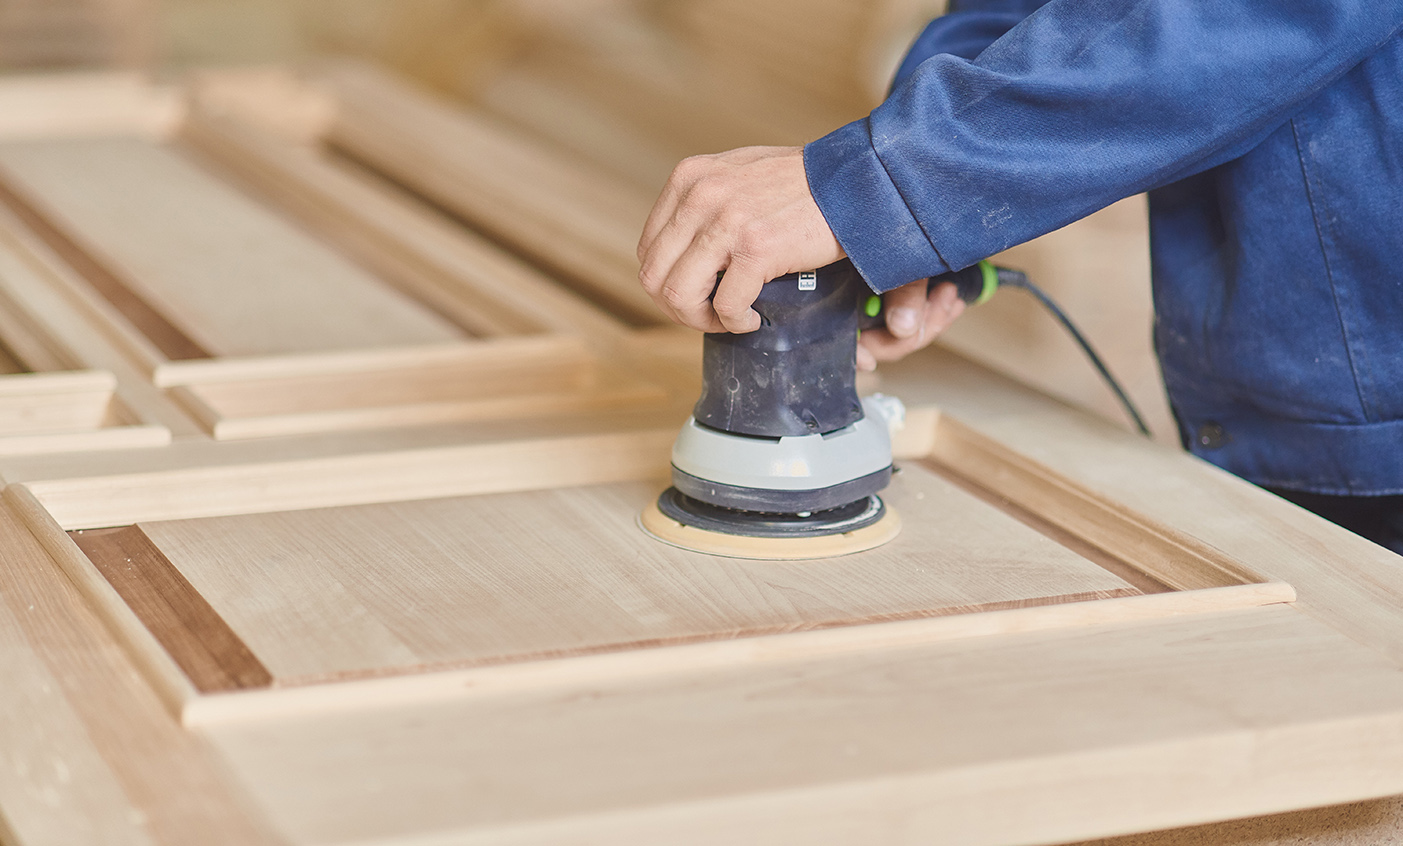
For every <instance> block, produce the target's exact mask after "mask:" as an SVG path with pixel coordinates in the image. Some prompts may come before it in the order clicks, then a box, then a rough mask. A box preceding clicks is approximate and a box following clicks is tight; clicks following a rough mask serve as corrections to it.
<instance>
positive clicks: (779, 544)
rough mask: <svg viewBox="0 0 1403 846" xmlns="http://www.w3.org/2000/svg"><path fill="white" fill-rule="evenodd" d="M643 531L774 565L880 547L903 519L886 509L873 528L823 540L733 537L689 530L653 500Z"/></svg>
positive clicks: (646, 510)
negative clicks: (777, 562)
mask: <svg viewBox="0 0 1403 846" xmlns="http://www.w3.org/2000/svg"><path fill="white" fill-rule="evenodd" d="M638 524H639V526H640V527H642V529H643V531H645V532H647V533H648V534H650V535H652V536H653V537H655V538H657V539H658V540H660V541H662V542H663V543H666V544H670V545H672V546H676V547H679V548H681V549H689V550H692V551H693V552H704V553H706V554H707V555H720V556H723V557H726V558H756V559H761V560H771V561H793V560H802V559H807V558H835V557H837V556H839V555H851V554H852V553H854V552H862V551H864V550H868V549H874V548H876V547H879V546H881V545H882V544H884V543H886V542H887V541H889V540H891V539H892V538H894V537H896V536H897V534H898V533H899V532H900V531H901V517H900V516H899V515H897V513H896V510H895V509H893V508H892V507H891V506H887V508H886V510H885V512H884V513H883V514H882V517H881V519H880V520H878V521H877V522H875V523H872V524H871V525H868V526H864V527H862V528H860V529H855V530H853V531H851V532H844V533H841V534H835V535H823V536H821V537H768V538H757V537H748V536H745V535H730V534H724V533H722V532H713V531H709V530H707V529H700V528H697V527H696V526H688V525H686V524H684V523H679V522H678V521H677V520H674V519H673V518H671V517H669V516H667V515H666V514H664V513H662V511H661V510H660V509H659V508H658V503H657V501H656V500H653V501H651V502H649V503H648V507H647V508H644V509H643V513H642V514H640V515H638Z"/></svg>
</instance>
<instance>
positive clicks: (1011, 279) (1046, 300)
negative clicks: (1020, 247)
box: [995, 267, 1151, 438]
mask: <svg viewBox="0 0 1403 846" xmlns="http://www.w3.org/2000/svg"><path fill="white" fill-rule="evenodd" d="M995 269H996V271H997V272H998V284H999V287H1000V288H1021V289H1023V290H1024V291H1027V292H1028V293H1030V294H1032V295H1033V296H1034V297H1035V298H1036V299H1037V300H1038V302H1040V303H1042V304H1043V306H1044V307H1045V308H1046V309H1047V310H1048V311H1050V312H1052V316H1053V317H1056V318H1057V320H1058V321H1059V322H1060V323H1061V324H1062V326H1063V327H1064V328H1065V329H1066V330H1067V331H1068V332H1070V333H1071V335H1072V337H1073V338H1074V339H1076V342H1077V344H1078V345H1080V346H1081V348H1082V352H1084V353H1086V357H1087V358H1089V359H1091V363H1092V364H1093V365H1094V366H1095V367H1096V372H1098V373H1100V374H1101V378H1102V379H1105V380H1106V384H1107V385H1109V386H1110V387H1111V390H1112V391H1113V392H1115V395H1116V399H1118V400H1120V404H1121V407H1123V408H1124V409H1125V413H1126V414H1128V415H1130V419H1131V420H1133V421H1134V422H1135V428H1137V429H1139V430H1140V434H1142V435H1144V436H1145V437H1147V438H1148V437H1151V435H1150V427H1149V426H1146V425H1145V418H1143V417H1141V416H1140V411H1139V409H1137V408H1136V407H1135V403H1134V402H1132V401H1131V400H1130V397H1129V395H1127V394H1126V393H1125V389H1124V388H1122V387H1121V386H1120V382H1117V381H1116V377H1114V376H1112V375H1111V371H1110V370H1109V369H1107V368H1106V363H1105V362H1104V361H1102V360H1101V356H1099V355H1097V354H1096V350H1095V349H1093V348H1092V346H1091V342H1090V341H1088V340H1087V339H1086V336H1084V335H1082V333H1081V331H1080V330H1078V329H1077V327H1076V324H1074V323H1072V320H1071V318H1069V317H1067V314H1066V312H1064V311H1062V309H1061V307H1060V306H1058V305H1057V303H1056V302H1055V301H1054V300H1053V299H1052V297H1049V296H1048V295H1047V293H1046V292H1045V291H1043V289H1041V288H1039V287H1038V286H1037V285H1034V284H1033V283H1032V281H1031V280H1029V279H1028V274H1026V273H1024V272H1022V271H1020V270H1011V269H1009V268H1007V267H999V268H995Z"/></svg>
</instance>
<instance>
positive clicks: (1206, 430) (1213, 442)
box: [1196, 422, 1228, 449]
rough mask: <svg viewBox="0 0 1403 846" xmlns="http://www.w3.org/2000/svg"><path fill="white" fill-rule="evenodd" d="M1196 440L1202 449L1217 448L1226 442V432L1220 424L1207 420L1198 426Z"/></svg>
mask: <svg viewBox="0 0 1403 846" xmlns="http://www.w3.org/2000/svg"><path fill="white" fill-rule="evenodd" d="M1196 440H1197V441H1198V445H1199V446H1201V447H1203V448H1204V449H1217V448H1219V447H1221V446H1222V445H1223V444H1225V443H1227V442H1228V432H1227V430H1226V429H1224V428H1223V427H1222V424H1219V423H1213V422H1208V423H1204V424H1203V425H1202V426H1199V427H1198V436H1197V438H1196Z"/></svg>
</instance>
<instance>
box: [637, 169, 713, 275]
mask: <svg viewBox="0 0 1403 846" xmlns="http://www.w3.org/2000/svg"><path fill="white" fill-rule="evenodd" d="M700 169H701V163H700V162H699V161H697V160H696V159H683V160H682V162H681V163H679V164H678V165H677V167H675V168H673V169H672V175H671V176H669V177H668V179H667V184H666V185H664V186H663V190H662V193H661V194H659V195H658V199H657V202H655V203H653V209H652V211H650V212H649V213H648V220H647V222H645V223H644V224H643V233H642V234H641V235H640V236H639V238H638V260H639V261H640V262H642V261H644V260H645V259H646V257H647V256H648V254H649V253H650V252H651V251H652V248H653V242H654V241H655V240H657V237H658V235H659V234H660V233H661V232H662V230H663V227H665V226H667V224H668V223H669V222H671V220H672V218H673V216H674V215H675V214H676V212H677V206H678V204H679V203H680V202H681V201H682V198H683V197H685V196H686V195H687V191H688V190H689V189H690V188H691V187H692V185H693V183H695V182H696V180H697V176H698V173H697V172H698V171H699V170H700ZM688 240H689V241H690V240H691V239H690V238H689V239H688Z"/></svg>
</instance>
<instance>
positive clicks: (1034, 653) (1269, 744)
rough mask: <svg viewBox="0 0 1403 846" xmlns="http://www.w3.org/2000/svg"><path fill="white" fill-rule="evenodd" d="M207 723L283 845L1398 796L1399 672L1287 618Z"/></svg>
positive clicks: (738, 836) (754, 831) (1098, 631)
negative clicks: (280, 835) (283, 839)
mask: <svg viewBox="0 0 1403 846" xmlns="http://www.w3.org/2000/svg"><path fill="white" fill-rule="evenodd" d="M1093 680H1094V681H1093ZM1093 714H1094V715H1095V716H1094V717H1092V716H1090V715H1093ZM206 733H207V736H208V737H209V738H210V739H211V740H212V742H213V743H214V744H215V746H216V747H217V748H218V749H219V750H220V751H221V752H222V753H223V754H224V756H225V757H226V760H227V761H228V762H229V765H230V766H231V767H232V768H233V771H234V772H235V773H236V774H238V776H239V777H240V779H241V780H242V781H243V782H244V783H245V784H247V785H249V788H250V789H251V790H252V791H254V793H255V795H256V796H257V797H258V799H259V801H260V803H261V805H262V807H263V808H264V809H265V810H266V811H267V812H268V814H269V816H270V818H271V819H272V820H273V821H274V822H275V823H276V824H277V826H278V827H279V830H280V831H281V832H282V833H283V834H284V835H285V836H287V837H288V838H289V840H291V841H292V842H294V843H322V844H333V843H343V842H357V843H390V842H404V841H413V840H415V839H416V838H423V839H424V840H426V841H435V840H437V841H439V842H462V843H474V844H488V843H512V844H528V843H550V844H562V843H603V842H612V843H662V842H666V843H697V844H700V843H730V842H745V843H756V844H767V843H775V844H780V843H784V844H790V843H815V844H840V843H870V842H873V841H874V840H876V841H883V840H889V841H892V842H913V843H959V844H968V846H992V845H993V844H1012V843H1021V844H1030V843H1054V842H1064V841H1066V840H1071V839H1076V838H1079V837H1088V836H1096V835H1102V834H1111V833H1117V832H1121V831H1127V830H1134V829H1137V828H1143V827H1150V826H1167V825H1176V824H1187V823H1191V822H1196V821H1200V820H1204V819H1209V818H1214V817H1224V816H1234V815H1239V814H1245V813H1254V812H1255V813H1261V812H1269V811H1274V810H1280V809H1283V808H1289V807H1293V806H1297V805H1299V804H1300V803H1303V802H1329V801H1335V800H1338V799H1341V798H1344V797H1346V796H1349V795H1351V794H1354V795H1384V794H1387V793H1389V792H1394V791H1398V790H1403V772H1400V770H1399V769H1398V768H1397V767H1396V766H1395V763H1396V761H1397V759H1398V756H1399V755H1403V674H1400V673H1399V672H1398V670H1397V668H1396V667H1394V666H1393V665H1392V664H1390V663H1389V662H1387V661H1385V660H1383V659H1382V658H1381V656H1379V655H1377V654H1376V653H1374V652H1372V651H1371V650H1368V649H1365V648H1362V647H1360V646H1358V645H1357V644H1355V643H1353V642H1352V641H1350V640H1349V639H1348V638H1345V637H1343V636H1341V635H1339V634H1338V633H1336V632H1333V631H1331V630H1330V629H1329V628H1328V627H1325V626H1323V625H1321V624H1319V623H1317V622H1315V621H1313V620H1310V619H1309V618H1307V617H1305V616H1304V615H1302V614H1299V613H1297V612H1295V611H1293V610H1292V609H1290V608H1286V607H1277V608H1272V609H1252V610H1249V611H1243V612H1230V613H1224V614H1217V615H1209V616H1206V617H1203V616H1200V617H1195V618H1185V619H1180V620H1174V621H1167V622H1162V623H1158V624H1156V623H1150V624H1141V625H1134V626H1111V627H1103V628H1093V629H1080V630H1072V631H1063V632H1054V633H1044V634H1041V635H1038V636H1029V637H1006V638H989V639H985V640H979V641H965V642H961V643H954V644H940V645H935V646H925V647H916V648H912V649H906V650H895V651H888V652H883V653H862V654H855V655H850V656H846V657H842V658H830V659H825V660H819V661H794V662H791V663H786V664H780V665H766V666H761V667H735V668H730V669H720V668H718V669H716V670H713V671H711V672H708V673H707V674H705V675H704V676H696V675H688V676H682V677H667V676H664V677H660V678H631V679H627V680H622V681H617V682H610V681H602V682H601V681H598V680H592V679H581V680H578V681H577V682H575V683H572V684H568V685H563V686H560V687H556V688H552V689H550V690H541V691H528V692H521V693H515V694H508V695H502V696H492V697H485V698H478V697H473V696H471V695H469V696H466V697H465V698H463V699H461V700H457V701H442V702H434V703H430V704H424V705H420V706H417V707H399V708H392V709H388V710H381V709H378V708H377V709H370V710H365V711H346V712H342V713H331V714H326V713H321V714H307V715H304V716H301V717H298V718H288V719H281V720H266V721H257V722H251V723H246V724H237V725H235V724H229V725H225V726H219V727H212V728H210V729H207V730H206Z"/></svg>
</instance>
